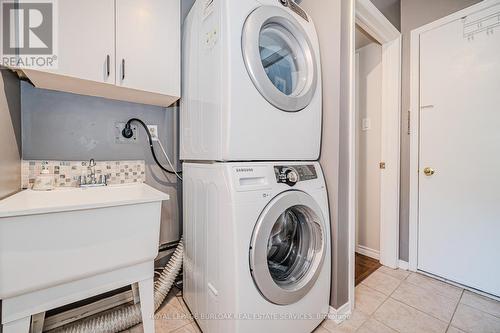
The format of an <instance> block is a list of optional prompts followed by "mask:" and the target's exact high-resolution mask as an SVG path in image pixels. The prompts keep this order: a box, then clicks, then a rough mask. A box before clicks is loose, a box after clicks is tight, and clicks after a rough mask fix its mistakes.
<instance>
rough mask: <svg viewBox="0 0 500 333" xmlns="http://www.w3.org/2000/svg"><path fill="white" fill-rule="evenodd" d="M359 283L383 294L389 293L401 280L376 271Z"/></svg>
mask: <svg viewBox="0 0 500 333" xmlns="http://www.w3.org/2000/svg"><path fill="white" fill-rule="evenodd" d="M361 283H362V284H364V285H365V286H368V287H370V288H372V289H375V290H377V291H380V292H381V293H383V294H385V295H390V294H391V293H392V292H393V291H394V290H396V288H397V287H398V286H399V284H400V283H401V280H399V279H396V278H395V277H392V276H390V275H387V274H385V273H382V272H379V271H376V272H374V273H373V274H371V275H370V276H369V277H367V278H366V279H365V280H363V282H361Z"/></svg>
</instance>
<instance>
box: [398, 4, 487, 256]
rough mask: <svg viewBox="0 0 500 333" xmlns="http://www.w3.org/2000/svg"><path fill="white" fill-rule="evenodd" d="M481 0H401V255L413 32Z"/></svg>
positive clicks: (405, 233)
mask: <svg viewBox="0 0 500 333" xmlns="http://www.w3.org/2000/svg"><path fill="white" fill-rule="evenodd" d="M478 2H480V0H418V1H415V0H401V33H402V35H403V63H402V75H403V77H402V117H401V119H402V124H401V128H402V133H401V208H400V227H399V233H400V235H399V238H400V242H399V257H400V259H401V260H405V261H407V260H408V241H409V229H408V224H409V200H410V198H409V197H410V136H409V134H408V131H407V128H408V110H409V109H410V52H411V50H410V37H411V36H410V33H411V30H413V29H415V28H418V27H421V26H423V25H425V24H427V23H430V22H432V21H435V20H437V19H440V18H442V17H445V16H447V15H449V14H451V13H454V12H456V11H458V10H461V9H463V8H466V7H468V6H471V5H473V4H475V3H478Z"/></svg>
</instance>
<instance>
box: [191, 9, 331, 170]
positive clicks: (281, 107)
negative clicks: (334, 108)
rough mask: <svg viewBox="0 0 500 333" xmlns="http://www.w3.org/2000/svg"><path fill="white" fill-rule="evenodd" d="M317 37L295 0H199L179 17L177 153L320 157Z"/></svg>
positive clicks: (210, 157) (221, 157) (213, 157)
mask: <svg viewBox="0 0 500 333" xmlns="http://www.w3.org/2000/svg"><path fill="white" fill-rule="evenodd" d="M320 68H321V67H320V56H319V45H318V38H317V35H316V29H315V27H314V24H313V22H312V20H311V18H310V17H309V16H308V15H307V14H306V13H305V12H304V11H303V10H302V9H301V8H300V7H299V6H298V5H297V4H295V2H293V1H292V0H237V1H235V0H198V1H196V3H195V4H194V5H193V8H192V9H191V11H190V13H189V15H188V17H187V18H186V21H185V23H184V38H183V91H182V102H181V103H182V104H181V108H182V113H181V159H183V160H205V161H251V160H254V161H255V160H260V161H262V160H264V161H278V160H317V159H318V157H319V149H320V140H321V120H322V118H321V117H322V111H321V108H322V94H321V69H320Z"/></svg>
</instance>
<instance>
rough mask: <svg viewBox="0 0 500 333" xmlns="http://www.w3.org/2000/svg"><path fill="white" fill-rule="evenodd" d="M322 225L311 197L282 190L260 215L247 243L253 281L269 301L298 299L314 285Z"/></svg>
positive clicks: (319, 261) (322, 250) (321, 246)
mask: <svg viewBox="0 0 500 333" xmlns="http://www.w3.org/2000/svg"><path fill="white" fill-rule="evenodd" d="M325 232H326V228H325V224H324V219H323V216H322V214H321V210H320V208H319V206H318V204H317V203H316V202H315V201H314V199H313V198H312V197H311V196H309V195H308V194H306V193H304V192H300V191H289V192H285V193H283V194H281V195H279V196H278V197H276V198H275V199H274V200H272V201H271V202H270V203H269V205H268V206H267V207H266V208H265V210H264V211H263V213H262V214H261V216H260V218H259V220H258V222H257V224H256V227H255V230H254V233H253V237H252V243H251V245H250V268H251V272H252V276H253V279H254V281H255V284H256V285H257V287H258V288H259V290H260V292H261V294H262V295H263V296H264V297H265V298H266V299H267V300H268V301H270V302H272V303H275V304H281V305H287V304H292V303H295V302H297V301H299V300H300V299H301V298H302V297H304V296H305V295H306V294H307V293H308V292H309V290H311V288H312V287H313V286H314V283H315V282H316V279H317V278H318V275H319V273H320V271H321V268H322V263H323V260H324V256H325V251H326V246H325V239H326V238H325V236H324V235H325Z"/></svg>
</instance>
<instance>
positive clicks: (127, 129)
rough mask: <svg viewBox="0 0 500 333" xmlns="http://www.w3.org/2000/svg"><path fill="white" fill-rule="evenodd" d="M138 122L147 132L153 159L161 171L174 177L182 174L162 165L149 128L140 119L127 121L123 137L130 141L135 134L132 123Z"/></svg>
mask: <svg viewBox="0 0 500 333" xmlns="http://www.w3.org/2000/svg"><path fill="white" fill-rule="evenodd" d="M134 121H135V122H137V123H139V124H141V125H142V127H144V129H145V130H146V134H147V135H148V141H149V147H150V148H151V154H153V159H154V160H155V162H156V164H158V166H159V167H160V169H162V170H163V171H165V172H167V173H170V174H172V175H175V174H176V173H177V174H181V173H182V172H180V171H179V172H175V171H170V170H168V169H167V168H165V167H164V166H163V165H161V163H160V161H158V158H157V157H156V153H155V149H154V147H153V138H152V137H151V133H149V128H148V126H147V125H146V124H145V123H144V122H143V121H142V120H140V119H137V118H132V119H130V120H129V121H127V123H126V124H125V128H124V129H123V131H122V135H123V136H124V137H126V138H127V139H130V138H131V137H132V136H133V135H134V133H133V131H132V129H131V127H130V124H131V123H132V122H134Z"/></svg>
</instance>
